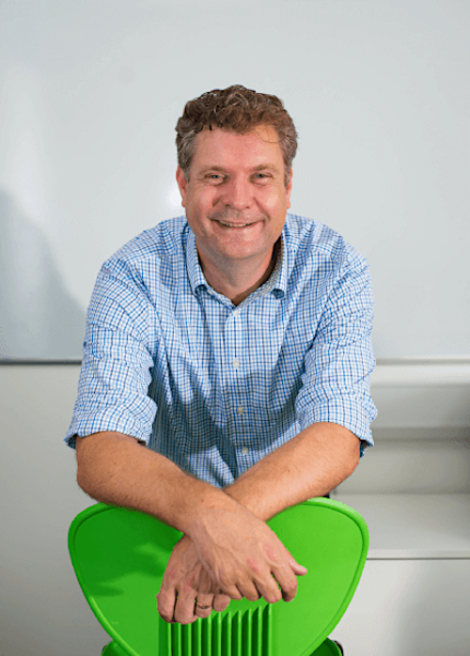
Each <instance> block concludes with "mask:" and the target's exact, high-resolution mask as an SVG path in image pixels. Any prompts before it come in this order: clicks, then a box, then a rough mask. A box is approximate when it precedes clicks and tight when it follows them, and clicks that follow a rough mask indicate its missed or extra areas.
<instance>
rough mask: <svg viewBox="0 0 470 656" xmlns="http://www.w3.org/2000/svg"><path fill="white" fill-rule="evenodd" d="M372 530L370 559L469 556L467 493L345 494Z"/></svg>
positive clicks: (342, 495) (341, 496) (469, 505)
mask: <svg viewBox="0 0 470 656" xmlns="http://www.w3.org/2000/svg"><path fill="white" fill-rule="evenodd" d="M336 499H337V500H338V501H342V502H343V503H345V504H347V505H348V506H351V508H354V509H355V510H357V511H358V512H359V513H360V514H361V515H362V517H364V519H365V520H366V522H367V525H368V527H369V534H370V546H369V554H368V558H369V559H372V560H375V559H392V560H393V559H405V560H406V559H412V558H415V559H420V558H436V559H437V558H444V559H449V558H467V559H469V560H470V494H368V495H367V494H347V493H344V492H343V491H339V493H338V496H337V497H336Z"/></svg>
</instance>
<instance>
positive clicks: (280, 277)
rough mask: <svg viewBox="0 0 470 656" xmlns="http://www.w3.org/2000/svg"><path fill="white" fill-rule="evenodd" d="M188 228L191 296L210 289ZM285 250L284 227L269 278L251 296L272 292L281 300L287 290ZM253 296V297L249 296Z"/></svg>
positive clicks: (187, 246) (187, 260)
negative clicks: (200, 290)
mask: <svg viewBox="0 0 470 656" xmlns="http://www.w3.org/2000/svg"><path fill="white" fill-rule="evenodd" d="M187 227H188V237H187V242H186V267H187V270H188V277H189V283H190V285H191V289H192V292H193V294H195V295H197V293H198V291H199V289H200V288H201V287H203V288H204V289H208V288H210V285H209V283H208V282H207V280H206V278H205V276H204V274H203V272H202V269H201V265H200V264H199V256H198V253H197V246H196V238H195V236H194V233H193V231H192V230H191V228H190V227H189V225H188V226H187ZM287 268H288V267H287V248H286V234H285V226H284V229H283V231H282V234H281V237H280V245H279V252H278V255H277V260H276V265H275V267H274V269H273V271H272V273H271V275H270V276H269V279H268V280H267V281H266V282H265V283H264V285H262V286H261V287H259V289H257V290H256V291H254V292H253V294H256V295H257V296H258V292H259V293H260V294H263V295H264V294H269V293H270V292H273V293H274V295H275V296H276V298H282V297H283V296H284V295H285V293H286V290H287ZM250 296H253V295H250Z"/></svg>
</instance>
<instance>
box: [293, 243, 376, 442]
mask: <svg viewBox="0 0 470 656" xmlns="http://www.w3.org/2000/svg"><path fill="white" fill-rule="evenodd" d="M372 321H373V294H372V283H371V279H370V272H369V267H368V265H367V262H366V261H365V260H364V258H362V257H361V256H360V255H359V254H358V253H357V252H356V251H354V250H353V249H350V250H348V251H347V252H346V253H345V256H344V258H343V262H342V263H341V266H340V267H339V270H338V275H336V277H335V279H334V280H332V282H331V289H330V291H329V293H328V296H327V299H326V302H325V306H324V308H323V312H322V316H321V320H320V322H319V325H318V330H317V333H316V336H315V339H314V340H313V344H312V347H311V349H310V350H309V351H308V353H307V355H306V357H305V363H304V364H305V370H304V373H303V376H302V387H301V389H300V390H299V393H298V395H297V399H296V413H297V418H298V420H299V422H300V426H301V428H302V430H303V429H304V428H306V427H307V426H310V425H311V424H314V423H317V422H332V423H336V424H340V425H341V426H344V427H345V428H348V429H349V430H350V431H351V432H352V433H354V434H355V435H357V437H358V438H359V439H360V440H361V455H362V453H363V450H364V447H366V446H372V445H373V439H372V433H371V430H370V424H371V422H372V421H373V420H374V419H375V417H376V415H377V411H376V408H375V405H374V403H373V401H372V398H371V396H370V378H371V374H372V371H373V370H374V367H375V357H374V353H373V350H372V342H371V332H372Z"/></svg>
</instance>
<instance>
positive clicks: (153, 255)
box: [103, 216, 189, 278]
mask: <svg viewBox="0 0 470 656" xmlns="http://www.w3.org/2000/svg"><path fill="white" fill-rule="evenodd" d="M188 230H189V227H188V223H187V221H186V217H185V216H179V217H176V218H174V219H169V220H167V221H162V222H161V223H158V224H157V225H156V226H154V227H153V228H150V229H149V230H144V232H142V233H141V234H139V235H137V236H136V237H134V238H133V239H131V240H130V241H129V242H127V244H125V245H124V246H123V247H122V248H120V249H119V250H118V251H116V253H114V254H113V255H112V256H111V257H110V258H109V259H108V260H107V261H106V262H105V263H104V265H103V270H105V271H108V272H112V273H114V274H120V275H126V274H127V275H129V274H134V275H137V276H138V277H141V276H143V277H147V276H149V275H150V276H151V277H152V278H153V277H155V276H158V274H159V272H160V273H163V270H165V269H168V268H170V269H171V268H172V267H175V266H176V267H178V265H179V264H181V262H183V261H184V257H185V243H186V239H187V234H188Z"/></svg>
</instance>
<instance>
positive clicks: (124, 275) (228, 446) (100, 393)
mask: <svg viewBox="0 0 470 656" xmlns="http://www.w3.org/2000/svg"><path fill="white" fill-rule="evenodd" d="M281 242H282V244H281V249H280V254H279V256H278V259H277V265H276V267H275V269H274V271H273V273H272V275H271V277H270V278H269V280H268V281H267V282H266V283H265V284H264V285H262V286H261V287H259V288H258V289H257V290H256V291H255V292H253V293H252V294H251V295H250V296H249V297H248V298H246V299H245V300H244V301H243V302H242V303H241V304H240V305H238V306H235V305H234V304H233V303H232V302H231V301H230V300H229V299H228V298H226V297H225V296H222V295H221V294H219V293H217V292H216V291H215V290H214V289H212V288H211V286H210V285H209V284H208V283H207V281H206V279H205V278H204V275H203V273H202V270H201V267H200V265H199V261H198V255H197V250H196V242H195V238H194V234H193V233H192V231H191V229H190V228H189V226H188V224H187V222H186V219H185V217H179V218H176V219H172V220H170V221H166V222H163V223H160V224H158V225H157V226H156V227H155V228H153V229H151V230H147V231H145V232H143V233H142V234H141V235H139V236H138V237H136V238H135V239H134V240H132V241H131V242H129V243H128V244H127V245H126V246H124V247H123V248H122V249H121V250H120V251H118V252H117V253H116V254H115V255H114V256H113V257H111V258H110V259H109V260H108V261H107V262H106V263H105V264H104V265H103V267H102V269H101V271H100V273H99V276H98V280H97V282H96V286H95V289H94V292H93V296H92V299H91V303H90V307H89V309H88V315H87V329H86V336H85V341H84V357H83V364H82V369H81V374H80V382H79V390H78V398H77V401H76V404H75V409H74V415H73V420H72V423H71V426H70V428H69V432H68V434H67V437H66V440H67V442H68V443H69V444H70V445H71V446H73V445H74V436H75V435H80V436H85V435H90V434H92V433H96V432H98V431H118V432H121V433H124V434H126V435H131V436H133V437H135V438H138V439H139V440H143V441H144V442H146V444H147V446H148V447H149V448H151V449H154V450H155V451H157V452H158V453H161V454H162V455H164V456H166V457H168V458H169V459H170V460H172V461H173V462H175V463H176V464H177V465H179V467H181V468H182V469H183V470H185V471H187V472H190V473H191V474H193V475H194V476H196V477H198V478H199V479H202V480H205V481H207V482H209V483H211V484H213V485H216V486H218V487H221V486H225V485H229V484H230V483H233V481H234V480H235V479H236V478H237V477H238V476H240V475H241V474H243V472H244V471H246V470H247V469H249V468H250V467H251V466H253V465H254V464H255V463H256V462H258V460H260V459H261V458H263V457H265V456H266V455H267V454H269V453H270V452H271V451H273V450H274V449H277V448H278V447H280V446H281V445H282V444H284V443H285V442H287V441H288V440H290V439H292V438H293V437H294V436H295V435H297V434H298V433H299V432H300V431H301V430H303V429H304V428H306V427H307V426H309V425H311V424H313V423H315V422H320V421H322V422H325V421H326V422H334V423H336V424H341V425H343V426H345V427H346V428H348V429H349V430H350V431H352V432H353V433H354V434H355V435H357V437H358V438H359V439H360V440H361V441H362V445H363V446H366V445H367V444H373V442H372V436H371V432H370V423H371V421H372V420H373V419H374V417H375V415H376V410H375V406H374V404H373V402H372V399H371V397H370V394H369V382H370V375H371V373H372V370H373V368H374V365H375V358H374V355H373V352H372V347H371V329H372V305H373V300H372V289H371V282H370V277H369V269H368V265H367V262H366V261H365V260H364V258H363V257H361V256H360V255H359V254H358V253H357V252H356V251H355V250H354V249H353V248H352V247H351V246H349V245H348V244H347V243H346V242H345V241H344V240H343V239H342V238H341V237H340V236H339V235H338V234H337V233H335V232H334V231H332V230H330V229H329V228H327V227H326V226H324V225H322V224H321V223H318V222H313V221H310V220H307V219H304V218H301V217H298V216H295V215H287V218H286V223H285V226H284V230H283V233H282V240H281Z"/></svg>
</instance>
